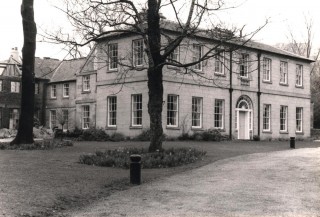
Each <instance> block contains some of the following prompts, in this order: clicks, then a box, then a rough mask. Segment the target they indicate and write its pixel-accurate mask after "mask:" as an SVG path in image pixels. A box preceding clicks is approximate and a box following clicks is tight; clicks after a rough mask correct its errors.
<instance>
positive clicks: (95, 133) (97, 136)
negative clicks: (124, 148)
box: [79, 128, 110, 141]
mask: <svg viewBox="0 0 320 217" xmlns="http://www.w3.org/2000/svg"><path fill="white" fill-rule="evenodd" d="M109 139H110V137H109V135H108V134H107V133H106V132H105V131H104V130H103V129H96V128H90V129H87V130H83V131H82V134H81V135H80V136H79V140H82V141H108V140H109Z"/></svg>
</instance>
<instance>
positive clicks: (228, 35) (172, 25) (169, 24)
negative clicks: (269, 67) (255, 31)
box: [98, 20, 314, 62]
mask: <svg viewBox="0 0 320 217" xmlns="http://www.w3.org/2000/svg"><path fill="white" fill-rule="evenodd" d="M144 25H146V24H144ZM160 26H161V29H162V30H164V31H166V30H167V31H171V32H180V31H181V30H182V27H181V26H180V25H179V24H178V23H176V22H173V21H169V20H161V23H160ZM133 33H134V31H130V28H129V29H128V32H125V30H124V32H119V33H116V32H115V33H111V34H108V35H106V36H104V37H100V38H99V39H98V40H103V39H106V38H112V37H117V36H120V35H126V34H133ZM195 35H196V36H198V37H203V38H207V39H211V40H214V41H221V38H219V37H216V36H221V37H222V38H225V40H226V43H227V44H231V45H237V46H243V47H245V48H251V49H255V50H259V51H266V52H269V53H273V54H279V55H284V56H287V57H292V58H297V59H300V60H304V61H308V62H314V60H312V59H309V58H306V57H304V56H300V55H297V54H294V53H291V52H289V51H285V50H282V49H279V48H276V47H273V46H271V45H267V44H263V43H260V42H256V41H254V40H250V41H248V42H246V39H243V38H237V37H236V36H234V35H233V33H232V31H230V30H226V29H219V28H216V29H214V30H212V31H206V30H204V29H198V31H197V33H195Z"/></svg>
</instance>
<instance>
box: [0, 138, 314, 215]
mask: <svg viewBox="0 0 320 217" xmlns="http://www.w3.org/2000/svg"><path fill="white" fill-rule="evenodd" d="M132 146H133V147H138V148H142V147H147V146H148V142H119V143H115V142H76V143H75V145H74V146H73V147H64V148H59V149H54V150H44V151H21V150H0V174H1V179H0V215H1V216H64V215H63V213H64V210H70V209H77V207H83V206H86V205H88V204H89V203H91V202H93V201H96V200H99V198H102V197H107V196H108V195H110V194H112V193H113V192H115V191H119V190H124V189H127V188H130V185H129V184H128V182H129V171H128V170H124V169H117V168H109V167H96V166H88V165H83V164H79V163H78V159H79V156H80V155H81V154H83V153H90V152H91V153H93V152H95V151H96V150H106V149H115V148H117V147H132ZM168 147H192V148H197V149H199V150H204V151H206V152H207V155H206V157H205V158H204V160H203V161H201V162H197V163H194V164H189V165H185V166H181V167H176V168H166V169H144V170H143V171H142V181H143V182H148V181H151V180H152V179H158V178H161V177H164V176H170V175H172V174H176V173H180V172H183V171H185V170H189V169H193V168H196V167H199V166H203V165H206V164H208V163H210V162H213V161H216V160H219V159H224V158H229V157H234V156H238V155H243V154H250V153H258V152H269V151H278V150H285V149H289V142H243V141H242V142H240V141H236V142H235V141H234V142H230V141H226V142H219V143H218V142H193V141H188V142H165V143H164V148H168ZM302 147H320V143H316V142H299V141H297V142H296V148H302Z"/></svg>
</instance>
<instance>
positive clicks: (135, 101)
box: [131, 94, 142, 126]
mask: <svg viewBox="0 0 320 217" xmlns="http://www.w3.org/2000/svg"><path fill="white" fill-rule="evenodd" d="M131 98H132V99H131V104H132V105H131V111H132V120H131V124H132V126H142V94H134V95H132V97H131Z"/></svg>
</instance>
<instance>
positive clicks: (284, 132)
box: [279, 131, 289, 134]
mask: <svg viewBox="0 0 320 217" xmlns="http://www.w3.org/2000/svg"><path fill="white" fill-rule="evenodd" d="M279 133H280V134H289V132H288V131H280V132H279Z"/></svg>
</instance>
